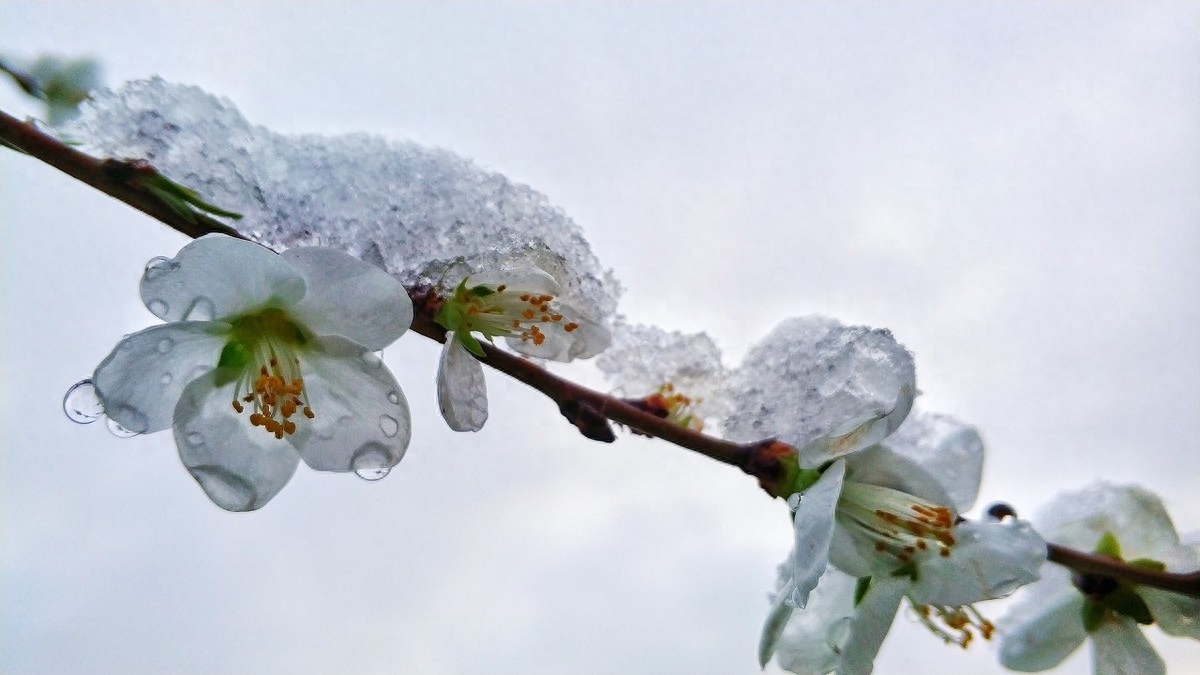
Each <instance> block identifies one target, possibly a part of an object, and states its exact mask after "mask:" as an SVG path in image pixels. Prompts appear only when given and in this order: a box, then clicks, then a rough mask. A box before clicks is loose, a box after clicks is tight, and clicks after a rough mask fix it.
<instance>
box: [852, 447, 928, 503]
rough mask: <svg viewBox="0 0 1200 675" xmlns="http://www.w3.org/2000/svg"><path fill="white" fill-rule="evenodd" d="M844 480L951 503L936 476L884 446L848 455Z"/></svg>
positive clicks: (926, 499)
mask: <svg viewBox="0 0 1200 675" xmlns="http://www.w3.org/2000/svg"><path fill="white" fill-rule="evenodd" d="M846 480H848V481H853V482H855V483H866V484H868V485H878V486H881V487H887V488H892V489H893V490H899V491H901V492H907V493H908V494H910V495H913V496H914V497H920V498H921V499H924V500H925V501H928V502H933V503H934V504H940V505H942V506H951V504H950V502H951V499H950V495H949V494H948V493H947V492H946V489H945V488H943V487H942V484H941V483H940V482H938V480H937V478H936V477H934V476H933V475H932V474H930V473H929V472H928V471H926V470H925V468H924V467H922V466H921V465H920V464H917V463H916V462H914V461H912V460H911V459H908V458H907V457H904V456H902V455H899V454H897V453H895V452H893V451H892V450H890V449H889V448H887V447H886V446H883V445H875V446H872V447H870V448H867V449H865V450H863V451H861V452H857V453H855V454H854V455H852V456H850V457H847V458H846Z"/></svg>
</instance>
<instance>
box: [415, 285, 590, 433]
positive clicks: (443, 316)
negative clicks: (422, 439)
mask: <svg viewBox="0 0 1200 675" xmlns="http://www.w3.org/2000/svg"><path fill="white" fill-rule="evenodd" d="M561 295H562V288H561V287H560V286H559V284H558V282H557V281H555V280H554V277H552V276H550V275H549V274H547V273H546V272H544V271H542V270H540V269H530V270H527V271H523V272H517V273H512V274H475V275H472V276H469V277H467V278H465V279H463V280H462V282H461V283H459V285H458V287H457V288H455V289H454V293H453V294H452V295H451V296H450V297H448V298H446V300H445V301H444V303H443V304H442V307H441V309H439V310H438V313H437V316H436V317H435V318H436V320H437V322H438V323H439V324H440V325H441V326H442V327H443V328H445V329H446V330H447V331H449V332H448V333H447V334H446V343H445V346H444V347H443V348H442V356H441V360H440V363H439V365H438V375H437V390H438V403H439V406H440V407H441V410H442V416H443V417H444V418H445V419H446V423H447V424H448V425H449V426H450V428H451V429H454V430H455V431H478V430H479V429H481V428H482V427H483V424H484V422H486V421H487V387H486V384H485V382H484V378H483V368H482V366H480V364H479V361H477V360H476V359H475V356H478V357H482V356H483V355H484V352H483V348H482V346H480V344H479V340H478V339H477V338H476V337H475V334H476V333H478V334H479V335H482V336H483V337H484V339H486V340H488V341H489V342H491V341H493V340H494V339H495V338H498V337H503V338H505V340H506V342H507V343H508V345H509V346H510V347H512V348H513V349H514V350H516V351H518V352H520V353H522V354H525V355H526V356H533V357H538V358H543V359H551V360H553V361H562V362H567V361H572V360H574V359H586V358H591V357H592V356H595V355H596V354H599V353H600V352H601V351H603V350H604V349H605V348H606V347H608V345H609V343H610V341H611V340H610V337H609V333H608V330H607V329H606V328H604V326H602V325H600V324H599V323H596V322H594V321H592V320H590V319H588V318H587V317H586V316H585V315H584V314H583V313H582V312H580V311H579V310H577V309H575V308H574V307H571V306H570V305H568V304H566V303H564V302H562V301H561V300H560V299H559V296H561ZM472 355H474V356H472Z"/></svg>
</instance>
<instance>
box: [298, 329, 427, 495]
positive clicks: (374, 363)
mask: <svg viewBox="0 0 1200 675" xmlns="http://www.w3.org/2000/svg"><path fill="white" fill-rule="evenodd" d="M317 343H318V344H317V347H316V348H315V349H313V350H312V351H309V352H305V353H303V354H302V355H301V356H300V359H301V361H300V369H301V376H302V377H303V378H304V388H305V392H306V393H307V395H308V404H309V407H310V408H312V410H313V413H314V414H315V417H314V418H313V419H312V420H301V421H298V422H297V427H301V426H304V427H309V428H311V434H309V436H308V438H307V439H306V440H304V441H303V442H297V443H296V448H297V449H298V450H299V451H300V457H301V458H302V459H303V460H304V462H305V463H306V464H308V465H309V466H310V467H312V468H313V469H317V470H318V471H366V470H370V469H386V468H391V467H392V466H395V465H396V464H397V463H398V462H399V461H400V459H401V458H402V457H403V456H404V451H405V450H406V449H407V448H408V441H409V439H410V438H411V437H412V420H411V417H410V415H409V411H408V401H407V400H406V399H405V398H404V393H403V392H402V391H401V390H400V385H399V384H397V383H396V378H395V377H393V376H392V373H391V371H389V370H388V369H387V367H386V366H384V365H383V361H382V360H381V359H380V358H379V357H378V356H376V355H375V354H374V353H373V352H371V351H370V350H367V349H364V348H363V347H362V346H360V345H357V344H355V343H353V342H351V341H349V340H347V339H345V338H340V337H337V336H325V337H321V338H318V339H317Z"/></svg>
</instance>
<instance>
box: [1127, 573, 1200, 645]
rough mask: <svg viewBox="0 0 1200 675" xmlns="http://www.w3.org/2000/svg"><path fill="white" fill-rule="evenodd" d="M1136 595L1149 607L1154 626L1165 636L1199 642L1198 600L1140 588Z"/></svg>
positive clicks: (1199, 602) (1178, 594) (1199, 601)
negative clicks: (1186, 638)
mask: <svg viewBox="0 0 1200 675" xmlns="http://www.w3.org/2000/svg"><path fill="white" fill-rule="evenodd" d="M1138 595H1140V596H1142V600H1145V601H1146V605H1147V606H1149V607H1150V615H1151V616H1153V617H1154V624H1155V625H1157V626H1158V627H1159V628H1161V629H1162V631H1163V632H1164V633H1166V634H1167V635H1174V636H1175V637H1188V638H1192V639H1193V640H1200V598H1191V597H1188V596H1186V595H1183V594H1181V593H1172V592H1170V591H1163V590H1159V589H1157V588H1148V587H1146V586H1142V587H1140V588H1138Z"/></svg>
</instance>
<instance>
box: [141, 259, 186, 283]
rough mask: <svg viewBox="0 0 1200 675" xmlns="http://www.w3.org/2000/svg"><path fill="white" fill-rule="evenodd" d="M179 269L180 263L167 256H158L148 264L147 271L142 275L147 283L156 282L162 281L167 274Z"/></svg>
mask: <svg viewBox="0 0 1200 675" xmlns="http://www.w3.org/2000/svg"><path fill="white" fill-rule="evenodd" d="M178 268H179V263H177V262H174V261H172V260H171V259H170V258H168V257H166V256H161V255H160V256H157V257H154V258H151V259H150V260H149V261H147V262H146V271H145V273H144V274H143V275H142V278H144V279H145V280H146V281H156V280H158V279H161V278H162V276H163V275H164V274H166V273H167V272H172V271H174V270H176V269H178Z"/></svg>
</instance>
